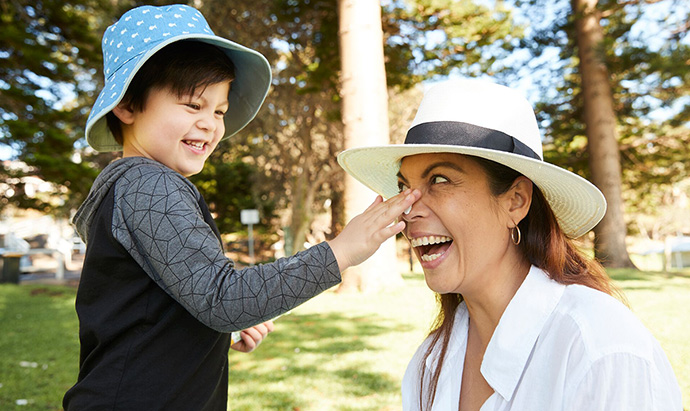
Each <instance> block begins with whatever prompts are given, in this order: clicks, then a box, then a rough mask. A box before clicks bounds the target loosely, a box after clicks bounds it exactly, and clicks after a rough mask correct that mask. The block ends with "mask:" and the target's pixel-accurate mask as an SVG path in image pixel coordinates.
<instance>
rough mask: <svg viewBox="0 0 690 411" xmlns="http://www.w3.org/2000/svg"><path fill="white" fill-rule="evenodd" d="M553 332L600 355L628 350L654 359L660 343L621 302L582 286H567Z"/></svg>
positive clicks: (627, 352)
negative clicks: (565, 336) (568, 337)
mask: <svg viewBox="0 0 690 411" xmlns="http://www.w3.org/2000/svg"><path fill="white" fill-rule="evenodd" d="M550 327H552V330H551V331H552V332H556V333H558V332H560V333H563V334H566V335H567V334H569V335H570V338H572V339H573V340H575V341H578V342H580V343H581V344H582V345H583V348H585V352H586V353H587V354H588V355H589V356H590V357H591V359H592V360H596V358H597V357H600V356H604V355H609V354H616V353H619V354H620V353H625V354H630V355H634V356H639V357H643V358H648V359H650V360H651V359H652V357H653V356H654V351H655V350H656V349H657V348H658V347H659V344H658V342H657V341H656V339H655V338H654V336H653V335H652V333H651V332H650V331H649V330H648V329H647V327H646V326H645V325H644V324H643V323H642V322H641V321H640V320H639V318H637V316H636V315H635V314H634V313H633V312H632V311H631V310H630V308H628V307H627V306H626V305H625V304H623V303H622V302H621V301H619V300H617V299H616V298H614V297H612V296H610V295H608V294H606V293H603V292H601V291H598V290H595V289H592V288H590V287H586V286H583V285H568V286H567V287H566V289H565V291H564V293H563V296H562V297H561V301H560V302H559V304H558V305H557V306H556V310H555V312H554V316H553V321H551V324H550Z"/></svg>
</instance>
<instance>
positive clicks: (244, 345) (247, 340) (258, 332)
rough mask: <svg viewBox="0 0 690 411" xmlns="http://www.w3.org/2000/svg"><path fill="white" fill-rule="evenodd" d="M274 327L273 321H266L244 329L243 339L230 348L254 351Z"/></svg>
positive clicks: (240, 350)
mask: <svg viewBox="0 0 690 411" xmlns="http://www.w3.org/2000/svg"><path fill="white" fill-rule="evenodd" d="M273 327H274V326H273V321H266V322H265V323H263V324H259V325H255V326H253V327H251V328H247V329H246V330H242V332H241V333H240V336H241V337H242V339H241V340H240V341H238V342H236V343H234V344H233V345H231V346H230V348H232V349H233V350H235V351H239V352H245V353H247V352H252V351H254V349H255V348H256V347H258V346H259V344H260V343H261V341H262V340H263V339H264V338H266V335H268V333H270V332H272V331H273Z"/></svg>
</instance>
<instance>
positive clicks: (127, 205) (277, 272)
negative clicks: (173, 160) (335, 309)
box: [113, 173, 407, 332]
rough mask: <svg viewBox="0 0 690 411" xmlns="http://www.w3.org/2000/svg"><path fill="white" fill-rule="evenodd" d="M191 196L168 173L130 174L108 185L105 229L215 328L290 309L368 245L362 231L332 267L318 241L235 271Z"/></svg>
mask: <svg viewBox="0 0 690 411" xmlns="http://www.w3.org/2000/svg"><path fill="white" fill-rule="evenodd" d="M120 191H121V192H120ZM198 195H199V194H198V192H197V191H196V190H195V189H194V188H193V186H191V184H190V183H189V182H188V181H187V180H186V179H184V178H182V177H181V176H179V175H177V174H176V173H160V174H159V175H157V176H156V177H155V180H153V179H151V178H147V179H143V178H142V179H137V180H133V181H132V182H131V183H130V185H129V186H128V187H126V188H124V189H123V190H118V192H116V206H115V210H114V212H113V234H114V236H115V238H116V239H117V241H118V242H120V244H122V245H123V246H124V247H125V248H126V249H127V250H128V251H129V253H130V254H131V255H132V257H133V258H134V259H135V260H136V261H137V262H138V263H139V264H140V265H141V266H142V267H143V269H144V270H145V271H146V272H147V273H148V275H149V276H150V277H151V278H152V279H153V280H154V281H155V282H156V283H158V285H159V286H160V287H161V288H163V289H164V290H165V291H166V292H167V293H168V294H169V295H170V296H172V297H173V298H174V299H175V300H177V301H178V302H179V303H180V304H181V305H182V306H184V307H185V309H187V310H188V311H189V312H190V313H191V314H192V315H194V317H195V318H197V319H198V320H199V321H201V322H202V323H204V324H206V325H207V326H209V327H211V328H213V329H216V330H218V331H223V332H230V331H237V330H242V329H245V328H248V327H250V326H253V325H255V324H259V323H262V322H264V321H267V320H270V319H272V318H274V317H276V316H278V315H280V314H283V313H285V312H287V311H289V310H291V309H293V308H294V307H296V306H298V305H300V304H302V303H303V302H305V301H307V300H309V299H310V298H312V297H314V296H316V295H318V294H319V293H321V292H323V291H325V290H326V289H328V288H330V287H332V286H334V285H336V284H338V283H339V282H340V280H341V277H340V269H344V268H347V266H349V265H353V264H354V263H359V262H361V261H358V260H363V258H362V257H363V256H364V255H366V254H367V253H366V252H364V253H362V250H363V249H365V248H367V247H371V246H370V245H369V246H366V247H362V243H366V244H370V243H371V240H370V239H369V240H367V238H368V237H364V236H365V235H366V232H367V231H363V234H362V237H359V238H360V240H359V243H358V244H353V247H352V248H353V249H354V250H356V254H357V255H356V256H354V257H352V256H350V255H348V253H347V252H344V254H343V255H344V256H345V257H343V258H344V259H346V260H347V261H348V262H347V263H345V264H341V267H340V268H339V267H338V261H337V260H336V256H335V255H334V253H333V250H332V249H331V247H330V246H329V245H328V243H321V244H318V245H316V246H314V247H311V248H310V249H308V250H305V251H302V252H300V253H297V254H295V255H294V256H291V257H287V258H283V259H280V260H277V261H275V262H274V263H271V264H264V265H258V266H253V267H248V268H245V269H242V270H236V269H235V268H234V263H233V262H232V260H230V259H228V258H227V257H225V255H224V253H223V249H222V246H221V244H220V243H219V240H218V238H217V237H216V235H215V234H214V232H213V230H212V228H211V227H210V226H209V225H208V224H207V223H206V222H205V221H204V219H203V216H202V214H201V211H200V209H199V206H198V202H197V200H198ZM379 203H380V202H379ZM375 205H376V206H377V207H378V208H379V209H381V208H383V209H384V210H383V211H382V213H384V214H385V213H387V215H392V214H391V213H395V212H397V213H398V215H399V214H400V211H397V208H394V207H390V206H388V205H386V204H385V203H380V204H374V205H372V207H374V206H375ZM398 207H402V205H398ZM405 207H407V206H405ZM370 209H371V207H370ZM401 210H404V208H401ZM393 218H394V217H392V218H391V221H392V219H393ZM366 223H367V224H371V220H366ZM385 226H388V224H386V225H385ZM385 226H384V227H385ZM398 228H399V227H398ZM367 230H369V231H371V229H370V228H369V227H367ZM386 230H389V231H390V230H391V228H390V227H388V228H386ZM350 231H352V230H350ZM393 231H394V230H393ZM398 231H399V230H398ZM392 234H394V232H391V235H392ZM374 237H375V238H379V237H380V235H378V234H376V235H375V236H374ZM353 238H354V236H353ZM381 241H383V239H381V240H380V241H379V242H378V244H380V242H381ZM336 243H337V242H336ZM342 248H343V247H341V249H342ZM376 248H378V245H376ZM374 251H375V248H374V249H373V250H371V252H370V253H369V255H370V254H371V253H373V252H374ZM340 252H341V253H343V251H342V250H341V251H340ZM364 258H366V257H364Z"/></svg>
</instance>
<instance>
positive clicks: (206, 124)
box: [196, 113, 218, 133]
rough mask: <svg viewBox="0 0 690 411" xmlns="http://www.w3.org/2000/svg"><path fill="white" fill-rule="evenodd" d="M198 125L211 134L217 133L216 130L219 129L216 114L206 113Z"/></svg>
mask: <svg viewBox="0 0 690 411" xmlns="http://www.w3.org/2000/svg"><path fill="white" fill-rule="evenodd" d="M196 124H197V127H199V128H200V129H202V130H204V131H208V132H210V133H212V132H214V131H216V128H217V127H218V125H217V124H216V119H215V114H214V113H210V114H208V113H204V114H203V115H202V116H201V118H200V119H199V120H198V121H197V123H196Z"/></svg>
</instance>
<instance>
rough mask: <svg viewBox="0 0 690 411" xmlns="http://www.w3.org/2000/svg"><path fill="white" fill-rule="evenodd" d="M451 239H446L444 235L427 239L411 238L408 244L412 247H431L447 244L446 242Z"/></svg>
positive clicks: (431, 236)
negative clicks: (432, 245)
mask: <svg viewBox="0 0 690 411" xmlns="http://www.w3.org/2000/svg"><path fill="white" fill-rule="evenodd" d="M452 240H453V239H452V238H450V237H446V236H444V235H438V236H436V235H430V236H428V237H426V236H424V237H418V238H413V239H412V240H410V244H412V247H419V246H423V245H431V244H440V243H447V242H448V241H452Z"/></svg>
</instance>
